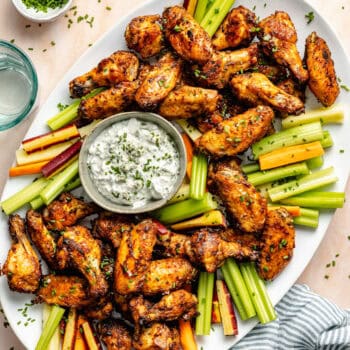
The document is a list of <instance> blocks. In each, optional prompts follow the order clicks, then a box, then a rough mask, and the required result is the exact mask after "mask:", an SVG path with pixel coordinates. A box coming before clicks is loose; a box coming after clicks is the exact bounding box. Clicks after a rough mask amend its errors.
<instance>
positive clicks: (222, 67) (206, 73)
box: [195, 43, 258, 89]
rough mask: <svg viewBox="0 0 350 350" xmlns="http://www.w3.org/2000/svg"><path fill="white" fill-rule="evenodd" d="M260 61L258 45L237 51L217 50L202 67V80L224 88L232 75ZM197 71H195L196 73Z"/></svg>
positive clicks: (200, 74)
mask: <svg viewBox="0 0 350 350" xmlns="http://www.w3.org/2000/svg"><path fill="white" fill-rule="evenodd" d="M257 61H258V45H257V44H256V43H254V44H252V45H250V46H249V47H247V48H243V49H240V50H236V51H217V52H215V53H214V54H213V55H212V57H211V58H210V59H209V61H208V62H207V63H206V64H205V65H203V66H202V67H201V70H200V73H197V75H199V77H200V81H202V82H204V83H205V84H208V85H211V86H215V87H216V88H217V89H223V88H224V87H225V86H227V85H228V84H229V83H230V79H231V78H232V76H233V75H234V74H236V73H238V72H240V73H242V72H243V71H245V70H247V69H249V68H251V67H253V66H255V65H256V63H257ZM196 72H197V71H195V73H196Z"/></svg>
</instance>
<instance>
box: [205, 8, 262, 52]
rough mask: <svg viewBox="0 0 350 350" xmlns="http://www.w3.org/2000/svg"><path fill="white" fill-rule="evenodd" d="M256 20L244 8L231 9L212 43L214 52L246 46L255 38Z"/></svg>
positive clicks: (253, 14) (250, 12)
mask: <svg viewBox="0 0 350 350" xmlns="http://www.w3.org/2000/svg"><path fill="white" fill-rule="evenodd" d="M256 21H257V19H256V16H255V13H254V12H252V11H250V10H248V9H247V8H245V7H244V6H238V7H235V8H234V9H232V10H231V11H230V12H229V13H228V15H227V16H226V17H225V19H224V21H223V22H222V24H221V25H220V27H219V29H218V30H217V32H216V33H215V34H214V37H213V40H212V43H213V46H214V48H215V49H216V50H224V49H228V48H235V47H238V46H246V45H248V44H249V43H250V42H251V41H252V40H253V39H254V36H255V32H256V26H257V23H256Z"/></svg>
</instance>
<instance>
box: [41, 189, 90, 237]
mask: <svg viewBox="0 0 350 350" xmlns="http://www.w3.org/2000/svg"><path fill="white" fill-rule="evenodd" d="M96 210H97V207H96V205H94V204H93V203H86V202H84V201H82V200H80V199H78V198H76V197H74V196H73V195H72V194H70V193H62V194H61V195H60V196H59V198H58V199H57V200H54V201H53V202H52V203H51V204H49V205H48V206H47V207H45V209H44V210H43V213H42V215H43V219H44V221H45V225H46V227H47V229H48V230H55V231H61V230H64V228H65V227H67V226H72V225H74V224H76V223H77V222H78V220H80V219H83V218H85V217H86V216H89V215H91V214H94V213H95V212H96Z"/></svg>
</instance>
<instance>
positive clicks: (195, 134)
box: [176, 119, 202, 142]
mask: <svg viewBox="0 0 350 350" xmlns="http://www.w3.org/2000/svg"><path fill="white" fill-rule="evenodd" d="M176 123H177V124H179V125H180V127H181V129H182V130H183V131H184V132H185V133H186V134H187V135H188V136H189V138H190V139H191V140H192V141H193V142H195V141H196V140H197V139H199V138H200V137H201V136H202V133H201V132H200V131H199V130H198V129H197V128H196V127H194V126H193V125H191V124H190V123H189V122H188V120H187V119H177V120H176Z"/></svg>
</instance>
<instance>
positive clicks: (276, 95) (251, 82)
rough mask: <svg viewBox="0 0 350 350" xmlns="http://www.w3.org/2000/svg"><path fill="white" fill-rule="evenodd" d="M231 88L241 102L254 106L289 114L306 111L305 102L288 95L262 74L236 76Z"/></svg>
mask: <svg viewBox="0 0 350 350" xmlns="http://www.w3.org/2000/svg"><path fill="white" fill-rule="evenodd" d="M231 88H232V91H233V93H234V94H235V95H236V96H237V98H238V99H239V100H241V101H244V102H246V103H248V104H250V105H252V106H257V105H259V104H267V105H270V106H271V107H272V108H274V109H277V110H278V111H281V112H286V113H289V114H299V113H301V112H302V111H303V110H304V103H303V101H301V100H300V99H299V98H298V97H296V96H293V95H289V94H287V93H286V92H285V91H283V90H282V89H280V88H279V87H277V86H276V85H274V84H273V83H272V82H271V81H270V80H269V79H268V78H267V77H266V75H264V74H261V73H244V74H239V75H235V76H234V77H233V78H232V80H231Z"/></svg>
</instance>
